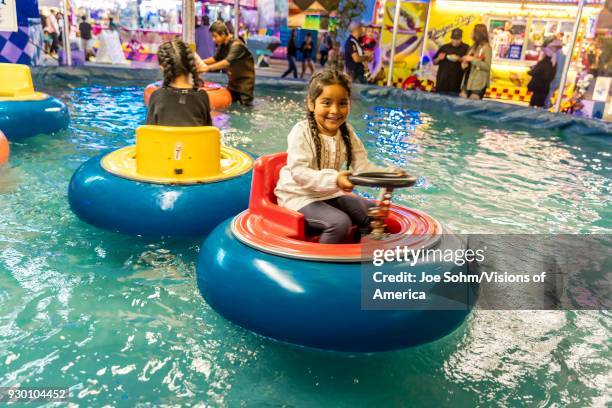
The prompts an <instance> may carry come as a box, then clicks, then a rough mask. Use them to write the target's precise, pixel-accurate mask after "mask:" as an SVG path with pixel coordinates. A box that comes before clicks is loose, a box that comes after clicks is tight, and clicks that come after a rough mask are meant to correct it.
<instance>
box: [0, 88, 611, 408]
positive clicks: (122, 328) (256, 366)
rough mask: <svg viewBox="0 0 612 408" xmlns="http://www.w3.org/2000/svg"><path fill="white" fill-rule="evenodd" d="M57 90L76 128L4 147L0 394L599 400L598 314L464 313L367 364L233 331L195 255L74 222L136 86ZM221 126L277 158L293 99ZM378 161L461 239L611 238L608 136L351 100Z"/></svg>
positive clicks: (136, 105)
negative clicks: (91, 168)
mask: <svg viewBox="0 0 612 408" xmlns="http://www.w3.org/2000/svg"><path fill="white" fill-rule="evenodd" d="M52 92H55V93H56V94H57V95H59V96H60V97H61V98H62V99H63V100H65V101H66V102H67V103H68V104H69V106H70V110H71V114H72V124H71V126H70V129H69V130H67V131H65V132H62V133H61V134H58V135H55V136H53V137H48V136H37V137H34V138H31V139H27V140H25V141H23V142H20V143H14V144H12V157H11V162H10V166H9V167H8V168H5V169H3V170H1V172H0V198H1V199H0V386H19V385H20V386H23V387H26V386H28V387H34V386H38V387H43V386H44V387H67V388H70V391H71V397H70V400H69V404H70V405H71V406H82V407H92V406H102V405H105V404H109V406H149V405H173V406H227V407H234V406H288V407H303V406H307V407H311V406H312V407H354V406H397V407H400V406H402V407H403V406H438V405H440V406H453V407H471V406H490V405H492V404H499V405H502V406H577V407H578V406H606V405H608V406H609V404H610V403H611V401H612V398H611V395H610V375H611V374H610V372H611V370H610V368H611V364H610V346H611V343H610V329H611V319H610V317H611V315H610V312H609V311H566V312H557V311H487V310H476V311H474V312H473V313H472V315H471V316H470V318H469V319H468V320H467V321H466V323H465V324H464V325H463V326H462V327H460V328H459V329H458V330H457V331H455V332H454V333H452V334H451V335H449V336H447V337H445V338H443V339H441V340H439V341H437V342H434V343H431V344H427V345H424V346H421V347H417V348H413V349H408V350H404V351H398V352H393V353H383V354H379V355H369V356H368V355H366V356H344V355H335V354H328V353H322V352H317V351H312V350H303V349H297V348H292V347H289V346H285V345H281V344H277V343H274V342H271V341H269V340H265V339H261V338H259V337H257V336H255V335H253V334H251V333H249V332H247V331H245V330H242V329H240V328H238V327H235V326H233V325H231V324H230V323H228V322H227V321H225V320H224V319H223V318H221V317H220V316H219V315H217V314H216V313H215V312H214V311H213V310H211V308H210V307H209V306H208V305H207V304H206V303H205V302H204V301H203V300H202V298H201V296H200V294H199V292H198V290H197V287H196V284H195V277H194V274H195V259H196V256H197V253H198V246H199V243H200V242H199V241H198V240H193V241H177V240H166V241H161V242H160V241H159V240H151V239H143V238H138V237H129V236H124V235H119V234H114V233H110V232H106V231H102V230H99V229H97V228H94V227H92V226H89V225H87V224H85V223H83V222H81V221H80V220H79V219H77V218H76V217H75V216H74V215H73V214H72V213H71V212H70V209H69V206H68V202H67V197H66V191H67V187H68V182H69V180H70V176H71V175H72V173H73V172H74V171H75V170H76V169H77V167H78V166H79V165H80V164H81V163H83V162H84V161H85V160H87V159H88V158H90V157H92V156H94V155H98V154H99V153H100V151H102V150H106V149H115V148H118V147H122V146H124V145H126V144H128V143H133V142H134V129H135V128H136V127H137V126H138V125H140V124H142V123H143V122H144V117H145V108H144V106H143V104H142V102H141V101H142V88H140V87H109V86H91V87H87V88H78V89H72V90H61V89H60V90H57V89H54V90H52ZM258 92H259V97H258V99H257V103H256V106H255V107H254V108H253V109H250V110H246V109H242V108H232V109H231V110H230V111H229V112H226V114H225V115H222V116H220V117H218V118H217V119H216V120H217V124H218V125H219V126H220V127H221V128H222V130H223V133H224V141H225V143H226V144H229V145H232V146H238V147H242V148H246V149H248V150H249V151H251V152H253V153H256V154H265V153H271V152H275V151H279V150H283V149H284V148H285V147H286V136H287V134H288V132H289V130H290V129H291V127H292V126H293V124H294V123H296V121H298V120H300V119H301V118H302V117H303V115H304V111H303V109H304V103H303V99H304V93H303V92H299V91H292V90H290V89H285V90H279V89H277V88H273V87H261V88H260V89H259V91H258ZM351 123H352V124H353V126H354V127H355V128H356V130H357V132H358V133H359V134H360V136H361V137H362V139H363V140H364V143H365V144H366V147H367V148H368V150H369V152H370V156H371V158H372V159H373V160H374V161H376V162H378V163H388V164H395V165H400V166H403V167H406V168H407V169H408V171H409V172H410V173H413V174H417V175H419V176H420V179H419V183H418V185H417V187H416V188H414V189H410V190H405V191H398V192H397V194H396V196H395V197H396V200H397V201H399V202H402V203H404V204H406V205H409V206H413V207H416V208H418V209H421V210H424V211H426V212H428V213H430V214H431V215H433V216H434V217H436V218H437V219H439V220H440V221H441V222H443V223H445V224H446V225H449V226H450V227H451V228H452V229H453V230H455V231H457V232H465V233H471V232H481V233H482V232H484V233H549V232H552V233H609V232H610V231H611V229H612V221H611V220H612V217H611V216H610V215H611V206H610V197H611V194H610V193H611V191H610V190H611V187H612V183H611V179H612V170H611V169H612V160H611V158H610V142H609V141H608V140H602V139H593V138H585V137H575V136H574V137H572V136H571V135H558V134H554V133H550V132H545V131H537V132H536V131H526V130H525V129H519V128H517V129H500V128H498V127H496V125H495V124H492V123H477V122H472V121H468V120H466V119H464V118H459V117H456V116H454V115H449V114H441V113H440V112H416V111H412V110H411V109H410V107H409V106H389V105H387V104H385V101H384V100H381V101H379V102H378V105H376V104H367V105H366V104H364V103H362V102H360V101H359V100H357V101H355V103H354V106H353V112H352V117H351Z"/></svg>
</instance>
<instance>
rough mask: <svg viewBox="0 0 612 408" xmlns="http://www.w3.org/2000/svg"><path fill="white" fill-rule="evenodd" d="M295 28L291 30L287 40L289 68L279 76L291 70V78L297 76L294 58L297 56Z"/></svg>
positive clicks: (287, 73)
mask: <svg viewBox="0 0 612 408" xmlns="http://www.w3.org/2000/svg"><path fill="white" fill-rule="evenodd" d="M295 35H296V31H295V28H294V29H292V30H291V35H290V36H289V42H287V63H288V64H289V68H287V70H286V71H285V73H284V74H283V75H282V76H281V78H284V77H286V76H287V75H289V74H290V73H292V72H293V78H297V76H298V72H297V65H295V58H296V57H297V44H296V43H295Z"/></svg>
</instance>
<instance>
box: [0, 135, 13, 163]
mask: <svg viewBox="0 0 612 408" xmlns="http://www.w3.org/2000/svg"><path fill="white" fill-rule="evenodd" d="M10 150H11V149H10V148H9V143H8V140H7V139H6V137H5V136H4V133H2V132H0V166H2V165H3V164H6V162H7V161H8V158H9V153H10Z"/></svg>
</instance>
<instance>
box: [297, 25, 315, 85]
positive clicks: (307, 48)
mask: <svg viewBox="0 0 612 408" xmlns="http://www.w3.org/2000/svg"><path fill="white" fill-rule="evenodd" d="M312 50H313V44H312V34H310V33H306V38H304V41H302V45H301V46H300V51H301V52H302V73H301V74H300V78H304V73H305V72H306V65H308V69H310V75H312V74H314V65H313V64H312Z"/></svg>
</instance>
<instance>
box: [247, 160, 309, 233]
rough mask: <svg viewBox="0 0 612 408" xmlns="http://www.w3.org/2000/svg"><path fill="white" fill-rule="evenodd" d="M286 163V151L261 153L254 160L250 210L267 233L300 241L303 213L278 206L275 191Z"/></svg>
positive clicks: (302, 228) (302, 229)
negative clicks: (259, 218)
mask: <svg viewBox="0 0 612 408" xmlns="http://www.w3.org/2000/svg"><path fill="white" fill-rule="evenodd" d="M286 163H287V153H286V152H281V153H275V154H270V155H266V156H262V157H260V158H259V159H257V160H256V161H255V164H254V165H253V183H252V185H251V198H250V200H249V212H250V213H251V214H253V215H259V216H261V217H262V218H263V219H264V220H265V221H266V222H265V226H266V229H267V230H269V231H270V232H274V233H277V234H281V235H284V236H287V237H291V238H295V239H300V240H303V239H305V233H304V230H305V229H304V215H303V214H301V213H299V212H297V211H292V210H289V209H287V208H283V207H280V206H279V205H277V203H276V195H275V194H274V189H275V188H276V183H277V182H278V179H279V175H280V171H281V169H282V168H283V166H284V165H285V164H286Z"/></svg>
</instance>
